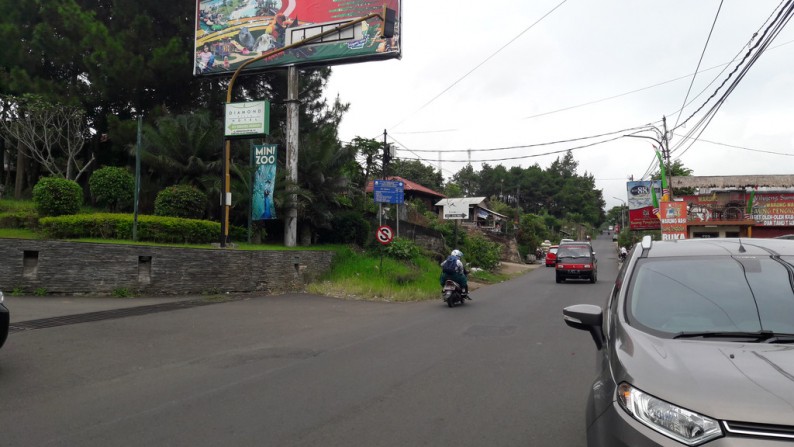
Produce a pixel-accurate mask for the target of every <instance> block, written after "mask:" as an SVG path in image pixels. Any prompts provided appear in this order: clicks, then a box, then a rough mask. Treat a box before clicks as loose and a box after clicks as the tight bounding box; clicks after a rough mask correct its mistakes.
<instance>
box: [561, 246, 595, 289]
mask: <svg viewBox="0 0 794 447" xmlns="http://www.w3.org/2000/svg"><path fill="white" fill-rule="evenodd" d="M556 268H557V273H556V275H557V283H561V282H564V281H565V280H566V279H589V280H590V282H591V283H595V282H596V281H598V262H597V260H596V257H595V252H594V251H593V246H592V245H590V243H589V242H566V243H563V244H560V247H559V249H558V250H557V264H556Z"/></svg>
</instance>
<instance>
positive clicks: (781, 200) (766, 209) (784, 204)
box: [750, 193, 794, 227]
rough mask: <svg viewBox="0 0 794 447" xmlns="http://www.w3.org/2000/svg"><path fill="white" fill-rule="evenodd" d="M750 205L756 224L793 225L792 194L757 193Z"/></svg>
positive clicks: (793, 205)
mask: <svg viewBox="0 0 794 447" xmlns="http://www.w3.org/2000/svg"><path fill="white" fill-rule="evenodd" d="M750 207H751V212H752V218H753V220H755V222H756V225H758V226H768V227H790V226H794V194H779V193H775V194H773V193H757V194H755V196H754V197H753V201H752V203H751V204H750Z"/></svg>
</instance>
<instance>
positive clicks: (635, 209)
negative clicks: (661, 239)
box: [626, 180, 662, 230]
mask: <svg viewBox="0 0 794 447" xmlns="http://www.w3.org/2000/svg"><path fill="white" fill-rule="evenodd" d="M651 187H653V188H654V189H656V195H657V197H661V196H662V182H661V181H659V180H656V181H651V180H648V181H638V182H626V194H627V196H628V206H629V229H631V230H658V229H659V228H660V223H659V218H658V217H656V215H655V214H654V213H653V199H652V197H651Z"/></svg>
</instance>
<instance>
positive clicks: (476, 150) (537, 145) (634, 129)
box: [406, 123, 653, 153]
mask: <svg viewBox="0 0 794 447" xmlns="http://www.w3.org/2000/svg"><path fill="white" fill-rule="evenodd" d="M652 124H653V123H650V124H645V125H643V126H637V127H630V128H628V129H621V130H616V131H614V132H607V133H602V134H599V135H591V136H587V137H577V138H571V139H567V140H559V141H550V142H546V143H534V144H522V145H517V146H505V147H492V148H479V149H410V151H411V152H413V153H416V152H445V153H453V152H493V151H504V150H510V149H526V148H530V147H540V146H551V145H554V144H562V143H572V142H576V141H583V140H591V139H593V138H601V137H606V136H609V135H615V134H617V133H620V134H625V133H626V132H630V131H644V130H648V129H649V128H650V127H651V126H652ZM635 133H637V132H635ZM621 136H622V135H621ZM406 150H408V149H407V148H406Z"/></svg>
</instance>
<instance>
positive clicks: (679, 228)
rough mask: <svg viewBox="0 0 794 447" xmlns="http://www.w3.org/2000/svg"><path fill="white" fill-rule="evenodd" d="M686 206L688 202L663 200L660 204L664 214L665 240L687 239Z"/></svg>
mask: <svg viewBox="0 0 794 447" xmlns="http://www.w3.org/2000/svg"><path fill="white" fill-rule="evenodd" d="M686 207H687V203H686V202H662V203H660V204H659V209H660V211H661V214H662V219H661V223H662V240H663V241H674V240H678V239H686V236H687V226H686V225H687V223H686Z"/></svg>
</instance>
